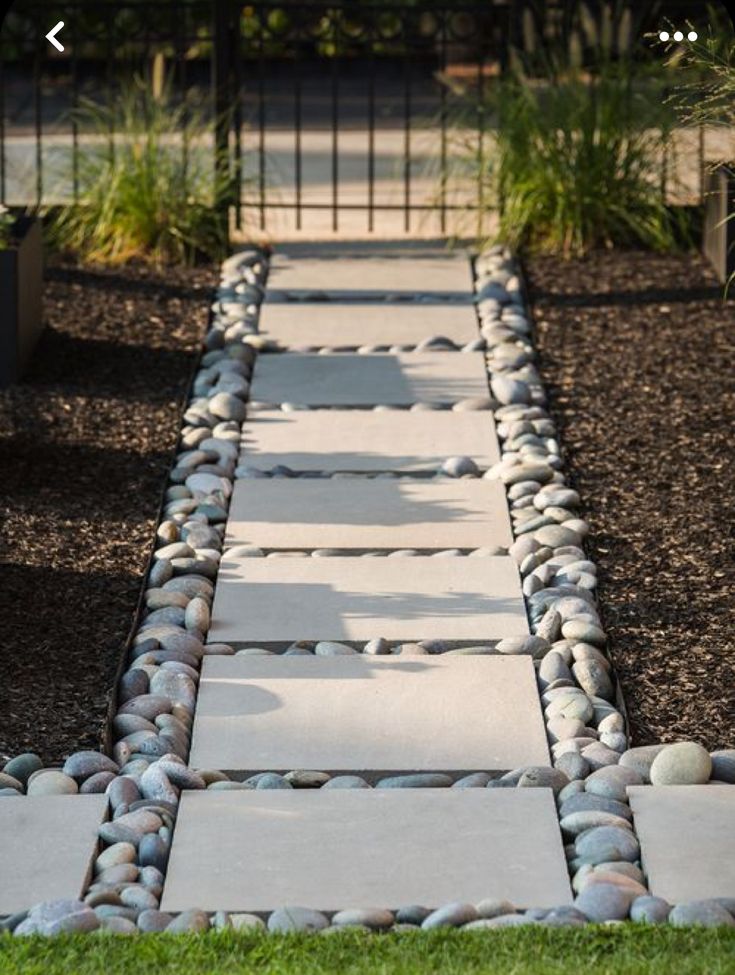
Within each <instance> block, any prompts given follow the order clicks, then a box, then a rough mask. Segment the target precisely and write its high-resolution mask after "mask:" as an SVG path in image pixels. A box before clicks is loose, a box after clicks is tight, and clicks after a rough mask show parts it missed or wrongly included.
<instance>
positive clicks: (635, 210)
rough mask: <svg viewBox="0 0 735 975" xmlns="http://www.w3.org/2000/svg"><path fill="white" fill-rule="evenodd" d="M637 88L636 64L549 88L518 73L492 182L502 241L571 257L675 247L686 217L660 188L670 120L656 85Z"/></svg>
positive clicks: (610, 66) (502, 107)
mask: <svg viewBox="0 0 735 975" xmlns="http://www.w3.org/2000/svg"><path fill="white" fill-rule="evenodd" d="M635 80H636V79H635V76H634V72H633V70H632V68H631V65H630V63H629V62H619V63H613V62H609V63H605V64H602V65H600V66H598V68H597V69H596V70H595V71H594V72H589V71H587V72H586V71H583V70H582V69H581V68H574V67H571V68H569V69H568V70H567V71H565V72H563V73H556V74H555V76H552V77H550V78H549V81H548V83H544V82H539V81H538V80H537V79H532V78H529V77H527V76H526V75H524V74H523V73H522V72H521V71H518V70H516V71H515V72H513V73H512V74H511V76H510V77H509V78H508V79H507V80H506V81H504V82H502V83H501V85H500V90H499V104H498V133H497V140H496V148H495V159H494V171H493V172H491V174H490V175H491V178H492V179H493V180H494V182H495V190H496V193H497V198H498V200H499V203H500V222H499V237H500V239H501V240H503V241H504V242H505V243H507V244H509V245H511V246H513V247H519V246H526V247H528V248H529V249H531V250H536V251H547V252H554V253H560V254H563V255H564V256H567V257H572V256H580V255H582V254H584V253H585V252H587V251H589V250H591V249H593V248H595V247H613V246H616V245H618V246H620V245H623V246H626V245H643V246H645V247H650V248H652V249H655V250H668V249H671V248H673V247H674V246H675V244H676V242H677V239H678V237H679V236H680V231H681V229H682V228H681V218H680V217H678V216H677V215H676V214H675V213H674V212H673V211H672V210H671V209H670V208H669V207H668V206H667V205H666V200H665V191H664V187H663V185H662V160H663V157H664V153H666V152H667V151H669V146H668V120H667V118H666V115H667V114H668V113H666V112H665V110H664V109H663V107H662V98H661V95H662V92H659V91H657V90H656V85H655V83H654V82H653V81H652V80H651V79H648V81H647V84H646V85H645V86H641V87H638V86H637V85H636V83H635Z"/></svg>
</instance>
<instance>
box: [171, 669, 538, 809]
mask: <svg viewBox="0 0 735 975" xmlns="http://www.w3.org/2000/svg"><path fill="white" fill-rule="evenodd" d="M458 714H461V715H462V721H458V720H457V715H458ZM325 716H328V727H329V733H328V734H325V733H324V727H325V725H324V722H325ZM468 728H471V729H472V733H471V734H468V733H467V729H468ZM189 761H190V764H191V765H192V766H193V767H194V768H218V769H222V770H223V771H226V772H231V773H235V774H236V775H237V777H239V778H244V777H245V776H246V775H248V774H251V773H253V772H258V771H261V770H266V769H268V770H285V771H288V770H290V769H320V770H323V771H329V772H337V773H339V772H344V773H357V774H361V775H362V774H366V775H367V773H370V777H372V778H373V779H379V778H380V777H381V775H382V774H385V773H388V774H390V773H399V772H403V773H410V772H449V771H452V772H457V773H459V772H473V771H505V770H507V769H510V768H517V767H519V766H539V765H541V766H543V765H548V761H549V759H548V747H547V745H546V740H545V734H544V728H543V721H542V716H541V710H540V706H539V703H538V696H537V693H536V688H535V681H534V671H533V663H532V661H531V660H530V658H528V657H484V656H462V657H448V656H442V655H434V656H423V657H416V658H409V659H406V658H402V657H400V656H388V657H382V656H380V657H375V656H365V655H356V656H338V657H314V656H311V655H310V656H306V657H301V656H288V657H282V656H278V655H272V656H269V657H260V656H235V657H206V658H205V660H204V667H203V670H202V680H201V685H200V691H199V699H198V702H197V709H196V714H195V718H194V729H193V737H192V748H191V756H190V759H189ZM459 791H463V790H459Z"/></svg>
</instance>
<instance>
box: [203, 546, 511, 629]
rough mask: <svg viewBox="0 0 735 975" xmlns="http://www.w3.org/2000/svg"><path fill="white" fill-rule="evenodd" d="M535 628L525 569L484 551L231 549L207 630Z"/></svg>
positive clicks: (223, 563)
mask: <svg viewBox="0 0 735 975" xmlns="http://www.w3.org/2000/svg"><path fill="white" fill-rule="evenodd" d="M526 633H528V621H527V618H526V611H525V607H524V603H523V597H522V595H521V588H520V580H519V576H518V569H517V567H516V564H515V562H513V560H512V559H510V558H509V557H507V556H497V557H495V556H493V557H486V558H465V557H460V556H458V557H452V558H436V557H433V556H420V555H419V556H413V557H409V556H406V557H401V558H362V557H360V556H352V557H350V556H347V557H342V556H336V557H330V558H318V559H315V558H310V557H305V558H269V559H257V558H256V559H253V558H247V557H242V556H241V557H228V556H227V555H225V557H224V558H223V559H222V562H221V563H220V569H219V575H218V577H217V585H216V589H215V594H214V604H213V608H212V625H211V627H210V630H209V640H210V642H214V643H220V642H222V643H230V644H232V645H233V646H240V647H242V646H260V645H268V644H282V645H283V644H288V643H290V642H292V641H294V640H347V641H350V640H354V641H367V640H372V639H375V638H376V637H383V638H384V639H386V640H390V641H395V640H397V641H404V640H428V639H432V640H448V641H451V642H462V641H464V642H467V641H474V642H480V643H482V642H492V641H497V640H500V639H502V638H504V637H509V636H521V635H524V634H526Z"/></svg>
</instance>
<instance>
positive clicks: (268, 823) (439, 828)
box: [162, 789, 571, 912]
mask: <svg viewBox="0 0 735 975" xmlns="http://www.w3.org/2000/svg"><path fill="white" fill-rule="evenodd" d="M483 898H507V899H509V900H511V901H512V902H513V903H514V904H515V905H516V906H518V907H527V906H533V907H552V906H555V905H558V904H565V903H570V902H571V892H570V888H569V879H568V876H567V870H566V864H565V860H564V854H563V850H562V846H561V838H560V834H559V828H558V825H557V820H556V811H555V808H554V799H553V796H552V793H551V791H550V790H548V789H498V790H487V789H444V790H443V789H415V790H414V789H396V790H378V789H376V790H347V789H345V790H340V789H331V790H328V789H319V790H298V791H281V790H273V791H269V790H263V791H260V790H259V791H247V792H199V793H197V792H187V793H185V794H184V795H183V797H182V801H181V809H180V812H179V817H178V821H177V824H176V831H175V833H174V840H173V847H172V851H171V858H170V860H169V867H168V874H167V878H166V885H165V888H164V892H163V901H162V909H163V910H164V911H182V910H186V909H189V908H194V907H198V908H201V909H204V910H226V911H233V912H236V911H244V912H266V911H271V910H274V909H275V908H278V907H281V906H284V905H299V906H302V907H309V908H315V909H318V910H323V911H337V910H339V909H341V908H347V907H387V908H391V909H395V908H398V907H401V906H404V905H408V904H422V905H424V906H426V907H430V908H435V907H438V906H440V905H442V904H445V903H447V902H450V901H463V902H467V901H469V902H470V903H476V902H478V901H480V900H482V899H483Z"/></svg>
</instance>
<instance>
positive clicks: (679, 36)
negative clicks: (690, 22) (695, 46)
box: [658, 30, 699, 44]
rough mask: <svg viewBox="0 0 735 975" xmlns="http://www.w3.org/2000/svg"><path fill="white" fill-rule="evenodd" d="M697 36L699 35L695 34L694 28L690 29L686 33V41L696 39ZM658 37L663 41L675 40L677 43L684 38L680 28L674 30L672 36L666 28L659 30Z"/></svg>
mask: <svg viewBox="0 0 735 975" xmlns="http://www.w3.org/2000/svg"><path fill="white" fill-rule="evenodd" d="M698 37H699V35H698V34H697V32H696V31H695V30H690V31H689V33H688V34H687V40H688V41H692V42H694V41H696V40H697V38H698ZM658 39H659V40H660V41H663V42H664V43H665V42H666V41H676V42H677V44H678V43H679V41H683V40H684V34H683V33H682V32H681V31H680V30H675V31H674V33H673V36H672V35H671V34H669V32H668V31H667V30H662V31H659V35H658Z"/></svg>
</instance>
